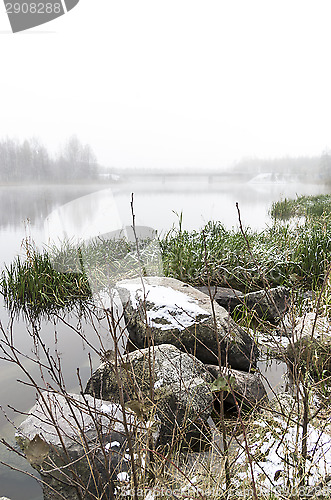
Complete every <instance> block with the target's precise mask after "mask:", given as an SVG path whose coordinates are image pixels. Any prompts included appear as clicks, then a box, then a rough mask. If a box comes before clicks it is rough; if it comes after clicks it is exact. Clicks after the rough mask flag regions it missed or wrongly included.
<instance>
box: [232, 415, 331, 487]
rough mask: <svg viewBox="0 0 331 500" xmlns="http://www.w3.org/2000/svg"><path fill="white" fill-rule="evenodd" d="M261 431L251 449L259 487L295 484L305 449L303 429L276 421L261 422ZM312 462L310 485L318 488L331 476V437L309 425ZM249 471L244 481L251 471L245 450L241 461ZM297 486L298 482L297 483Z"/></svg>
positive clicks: (309, 465)
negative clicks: (318, 485) (315, 485)
mask: <svg viewBox="0 0 331 500" xmlns="http://www.w3.org/2000/svg"><path fill="white" fill-rule="evenodd" d="M257 424H259V427H260V428H261V432H260V431H259V430H258V431H257V433H255V435H254V442H253V444H252V445H251V446H250V453H251V455H252V458H253V473H254V478H255V480H256V483H257V484H258V485H259V487H262V488H265V489H267V490H270V489H272V488H274V487H275V486H280V485H284V484H287V479H289V480H290V482H292V481H293V482H294V480H295V478H297V477H298V475H297V474H298V469H299V460H300V456H301V447H302V427H301V426H300V427H299V426H290V427H288V426H287V424H286V422H285V421H284V420H282V419H280V418H279V419H278V418H275V419H274V425H268V424H266V423H265V422H263V421H261V422H257ZM266 430H267V432H265V431H266ZM307 448H308V460H307V463H306V474H307V477H308V482H309V484H310V485H314V484H316V483H318V482H319V481H321V480H322V478H323V477H325V476H326V475H328V474H330V473H331V436H330V435H329V434H326V433H325V432H323V431H322V430H318V429H316V428H315V427H313V426H312V425H309V426H308V439H307ZM237 464H238V465H244V466H245V471H244V472H240V473H239V474H238V475H237V477H238V478H239V479H240V480H241V481H243V480H245V479H247V480H249V479H250V469H249V467H248V461H247V457H246V454H245V452H244V451H242V452H241V455H240V456H239V458H238V461H237ZM293 485H294V483H293Z"/></svg>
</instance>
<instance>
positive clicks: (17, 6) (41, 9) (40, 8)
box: [5, 2, 62, 14]
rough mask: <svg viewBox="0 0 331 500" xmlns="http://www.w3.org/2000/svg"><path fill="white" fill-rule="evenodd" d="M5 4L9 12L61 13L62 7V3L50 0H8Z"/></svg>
mask: <svg viewBox="0 0 331 500" xmlns="http://www.w3.org/2000/svg"><path fill="white" fill-rule="evenodd" d="M5 6H6V11H7V14H20V13H22V14H60V13H61V8H62V5H61V3H50V2H38V3H33V2H32V3H28V2H23V3H18V2H14V3H13V2H7V3H6V4H5Z"/></svg>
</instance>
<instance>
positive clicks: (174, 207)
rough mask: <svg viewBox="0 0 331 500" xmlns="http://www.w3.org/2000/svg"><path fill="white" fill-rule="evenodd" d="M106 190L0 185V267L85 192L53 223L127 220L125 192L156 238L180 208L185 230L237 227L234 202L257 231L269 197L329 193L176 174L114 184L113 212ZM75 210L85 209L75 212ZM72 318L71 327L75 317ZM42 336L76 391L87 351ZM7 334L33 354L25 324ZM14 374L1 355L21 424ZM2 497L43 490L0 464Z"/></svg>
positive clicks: (0, 395) (20, 393)
mask: <svg viewBox="0 0 331 500" xmlns="http://www.w3.org/2000/svg"><path fill="white" fill-rule="evenodd" d="M104 188H107V189H109V186H101V185H97V186H86V185H84V186H25V187H20V186H15V187H0V242H1V245H0V266H1V267H2V268H3V266H4V265H5V264H7V265H8V264H9V263H10V262H11V261H12V260H13V258H14V256H15V255H17V254H24V248H23V247H24V245H23V247H22V241H23V240H24V239H25V238H29V239H32V240H33V241H34V242H35V243H36V245H37V246H41V245H42V244H43V243H45V242H46V239H47V236H46V233H45V230H44V223H45V219H46V217H47V216H48V215H49V214H50V213H51V212H53V211H54V210H55V209H58V208H59V207H61V206H62V205H64V204H67V203H70V202H72V201H73V200H75V199H77V198H80V197H83V196H86V198H84V201H83V203H82V204H81V205H80V204H79V203H78V204H75V205H74V210H73V205H70V204H69V205H66V207H65V208H64V209H62V211H61V212H60V214H61V216H60V217H58V224H59V225H61V224H62V227H65V228H69V227H70V231H71V232H75V230H76V229H77V233H78V236H82V235H84V231H85V230H86V228H94V227H96V226H97V225H98V223H100V217H101V215H100V217H99V216H97V217H99V220H96V214H103V215H102V216H103V217H105V219H104V221H103V223H102V224H101V226H102V227H104V228H107V227H108V226H109V230H111V229H113V227H114V226H116V225H118V224H119V223H121V224H123V225H131V223H132V214H131V207H130V201H131V193H134V212H135V216H136V224H137V225H142V226H149V227H151V228H153V229H155V230H157V231H158V233H159V234H160V235H162V234H165V232H167V231H169V230H170V229H171V228H172V227H173V226H178V216H179V214H181V213H182V214H183V228H184V229H188V230H191V229H198V228H200V227H202V226H203V225H204V224H205V223H206V222H208V221H209V220H220V221H222V222H223V223H224V224H225V225H226V226H227V227H232V226H236V225H237V224H238V215H237V211H236V205H235V204H236V202H238V203H239V207H240V210H241V217H242V221H243V223H244V225H245V226H251V227H252V228H254V229H260V230H262V229H263V228H264V227H265V225H266V224H270V222H271V221H270V218H269V216H268V209H269V208H270V205H271V203H272V201H274V200H278V199H280V198H281V197H285V196H286V197H293V196H295V195H296V194H298V195H301V194H318V193H325V192H327V188H325V187H324V186H321V185H318V186H317V185H309V184H295V183H290V182H288V183H284V184H275V183H243V184H223V183H221V182H217V183H214V184H209V183H208V180H207V179H206V180H203V179H199V180H196V181H190V182H187V181H185V180H184V179H182V180H178V182H176V181H174V180H172V181H168V182H167V181H166V182H165V183H161V182H149V181H147V180H145V181H140V182H136V183H135V185H134V186H132V185H129V184H127V185H121V184H116V185H113V186H112V192H113V201H112V203H113V204H114V203H115V205H116V209H117V214H116V216H115V211H112V210H111V209H110V208H109V205H107V204H105V205H103V206H101V208H100V206H99V205H100V203H101V202H100V203H99V202H98V199H99V200H104V199H106V198H107V199H108V198H109V196H108V194H106V195H104V196H103V195H102V194H101V195H100V197H99V198H98V196H97V197H96V196H88V195H90V194H91V193H95V192H96V191H100V190H102V189H104ZM108 193H109V191H108ZM98 203H99V205H98ZM102 203H103V202H102ZM111 206H113V205H111ZM75 207H76V208H75ZM77 207H83V208H80V209H79V210H78V209H77ZM77 210H78V212H77ZM56 213H57V212H55V214H56ZM53 229H54V224H53ZM55 229H56V228H55ZM58 229H59V230H60V228H58ZM68 232H69V230H68ZM105 232H106V231H105ZM59 234H60V233H59ZM0 320H1V323H2V325H3V327H4V329H5V330H6V329H7V325H8V323H9V318H8V314H7V311H6V309H5V307H4V305H3V304H2V303H1V302H0ZM70 321H71V322H72V323H73V324H75V320H74V319H71V320H70ZM84 332H85V335H86V336H87V337H88V338H89V339H90V340H91V341H92V342H96V339H95V336H94V334H93V331H92V329H91V328H89V327H85V330H84ZM41 335H42V338H43V339H45V341H46V342H47V344H48V345H49V347H50V349H51V352H54V353H58V354H59V355H60V356H61V361H62V369H63V373H64V376H65V379H66V383H67V389H68V390H72V391H75V390H77V387H78V383H77V379H76V369H77V368H78V367H79V368H80V370H81V376H82V379H83V382H86V381H87V379H88V376H89V363H88V353H89V352H90V349H89V348H87V346H86V345H85V344H84V342H83V341H82V340H81V339H80V338H79V337H78V336H77V335H75V334H74V333H73V331H72V330H71V329H70V328H69V327H65V326H64V325H63V324H59V325H56V326H55V325H54V324H50V323H47V324H46V323H44V324H43V325H42V329H41ZM13 337H14V341H15V345H16V347H17V348H18V349H20V350H22V352H24V353H27V354H29V353H32V350H33V342H32V340H31V336H30V335H29V329H28V327H27V325H26V323H25V322H24V321H22V320H15V322H14V324H13ZM0 356H1V354H0ZM92 358H93V360H94V364H95V366H97V364H98V359H97V358H96V356H93V355H92ZM24 363H25V365H26V366H27V367H28V368H29V369H30V370H31V372H32V373H33V374H34V375H35V376H36V377H38V371H37V369H36V367H33V364H32V362H30V361H28V360H25V361H24ZM18 379H19V380H23V381H24V377H23V375H22V373H20V370H19V369H18V368H17V367H16V366H15V365H14V364H10V363H8V362H5V361H3V360H1V359H0V380H1V383H0V405H1V407H2V409H3V411H4V412H5V413H6V415H7V416H8V418H10V419H11V420H14V423H15V425H17V424H19V422H20V421H21V420H23V419H24V416H19V415H17V414H15V413H14V412H13V411H12V410H11V409H10V408H8V405H9V406H13V407H15V408H17V409H18V410H20V411H21V412H24V411H28V410H29V409H30V407H31V406H32V405H33V404H34V402H35V392H34V390H33V389H30V388H29V387H27V386H26V385H24V384H22V383H20V382H18ZM0 436H1V437H3V438H5V439H6V440H8V441H11V442H12V441H13V437H14V429H13V426H12V424H10V423H8V421H7V420H6V417H5V415H4V413H3V412H0ZM0 460H1V461H4V462H9V463H10V464H11V465H13V466H14V467H17V468H25V469H26V470H28V471H30V472H32V470H31V469H28V467H27V465H26V463H25V461H23V460H20V459H18V458H17V457H15V455H14V454H13V453H8V452H7V451H6V450H5V448H4V446H2V445H0ZM2 495H5V496H8V497H9V498H11V500H22V499H24V500H41V499H42V494H41V489H40V488H39V486H38V485H37V483H36V482H35V481H34V480H33V479H30V478H28V477H27V476H25V475H23V474H20V473H18V472H13V471H11V470H9V469H8V468H6V467H4V466H1V465H0V496H2Z"/></svg>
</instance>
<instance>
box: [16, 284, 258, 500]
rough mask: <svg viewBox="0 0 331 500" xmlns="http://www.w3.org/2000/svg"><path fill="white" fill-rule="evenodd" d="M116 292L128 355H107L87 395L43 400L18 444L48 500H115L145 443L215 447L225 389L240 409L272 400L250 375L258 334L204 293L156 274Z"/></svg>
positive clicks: (22, 430) (25, 424)
mask: <svg viewBox="0 0 331 500" xmlns="http://www.w3.org/2000/svg"><path fill="white" fill-rule="evenodd" d="M117 291H118V294H119V296H120V298H121V301H122V305H123V311H124V318H125V322H126V327H127V332H128V343H127V350H126V352H125V353H117V354H116V356H109V357H108V358H107V359H106V360H105V361H104V362H103V363H102V364H101V365H100V366H99V368H98V369H97V370H95V372H94V373H93V374H92V376H91V378H90V380H89V381H88V383H87V386H86V389H85V391H84V394H82V395H70V394H61V395H60V394H55V393H42V394H40V397H39V399H38V401H37V403H36V405H35V407H34V408H32V410H31V411H30V414H29V416H28V417H27V419H26V420H25V421H24V422H23V423H22V424H21V426H20V428H19V432H18V435H17V440H18V442H19V444H20V446H21V448H22V450H23V451H24V453H25V455H26V458H27V459H28V460H29V461H30V463H31V464H32V466H33V467H35V468H36V469H37V470H38V472H39V473H40V475H41V477H42V479H43V484H44V486H43V488H44V498H45V499H46V500H50V499H52V500H58V499H60V498H63V497H65V498H68V499H69V500H78V499H79V498H85V497H86V495H87V498H90V497H91V498H92V497H93V498H99V497H100V498H103V496H102V495H104V497H106V498H108V497H109V498H112V497H113V496H114V495H116V491H118V488H119V487H120V485H123V484H127V483H128V479H129V477H130V474H132V471H133V470H132V468H133V467H135V460H137V459H138V460H140V461H141V460H143V461H144V462H145V461H146V460H147V459H148V454H147V452H145V453H144V454H143V455H141V453H140V455H139V454H137V455H136V453H135V451H136V449H137V446H140V447H141V445H142V443H144V446H145V449H148V448H149V447H152V448H153V447H156V448H157V447H158V446H159V445H165V444H168V445H170V443H176V442H180V443H181V446H189V447H190V448H192V447H194V446H197V447H201V446H202V444H201V443H202V441H204V440H205V441H210V435H211V433H212V432H211V427H210V425H211V424H210V422H211V420H210V416H211V414H212V411H213V408H214V403H215V401H217V400H218V399H219V395H220V394H219V393H220V391H222V390H223V389H222V387H223V385H222V384H225V385H226V386H227V391H228V395H227V397H226V404H228V405H229V406H230V407H232V408H235V409H237V408H238V405H240V407H241V408H242V409H251V408H255V407H257V406H258V405H259V404H261V402H263V401H264V400H265V398H266V391H265V389H264V387H263V384H262V383H261V380H260V378H259V376H258V374H257V373H253V372H251V369H253V368H254V367H255V366H256V362H257V358H258V354H259V352H258V349H257V346H256V344H255V342H254V340H253V339H252V337H251V336H250V333H249V332H248V331H246V330H244V329H243V328H241V327H240V326H239V325H237V324H236V323H235V322H234V321H233V319H232V318H231V316H230V315H229V313H228V311H227V310H226V309H225V308H224V307H222V306H220V305H219V304H218V303H217V302H211V301H210V299H209V297H208V296H207V295H206V294H205V293H203V292H202V291H199V290H196V289H194V288H192V287H191V286H188V285H186V284H184V283H181V282H180V281H177V280H174V279H171V278H155V277H154V278H144V279H143V281H141V280H140V279H133V280H128V281H122V282H119V283H118V284H117ZM261 303H262V301H261ZM220 367H221V368H220ZM215 380H216V381H220V385H219V386H218V385H216V388H215V387H214V386H213V384H214V383H215ZM140 449H141V448H140ZM140 465H141V464H140ZM84 495H85V496H84ZM98 495H99V496H98ZM107 495H108V496H107Z"/></svg>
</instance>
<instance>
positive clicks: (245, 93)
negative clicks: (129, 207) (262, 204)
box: [0, 0, 331, 170]
mask: <svg viewBox="0 0 331 500" xmlns="http://www.w3.org/2000/svg"><path fill="white" fill-rule="evenodd" d="M0 9H4V6H3V5H2V4H1V7H0ZM2 13H3V15H1V10H0V31H1V30H2V31H1V33H0V44H1V45H2V47H1V59H2V79H1V93H0V109H1V120H0V137H3V138H5V137H7V136H9V137H17V138H19V139H20V140H24V139H25V138H27V137H32V136H35V137H39V138H40V139H41V141H42V142H44V143H45V144H46V146H47V148H49V149H50V150H51V151H56V150H58V148H59V147H61V146H62V145H63V144H64V143H65V141H66V139H67V138H68V137H70V136H71V135H72V134H77V136H78V137H79V138H80V139H81V141H82V142H83V143H89V144H90V145H91V147H92V148H93V150H94V151H95V153H96V155H97V157H98V159H99V162H100V164H102V165H105V166H108V167H114V168H116V169H123V168H136V167H139V168H152V169H156V168H163V169H168V168H186V169H191V168H198V169H206V170H208V169H223V168H228V167H231V166H233V165H234V164H235V163H236V162H238V161H239V160H241V159H242V158H246V157H257V158H275V157H284V156H291V157H298V156H309V157H310V156H319V155H320V154H321V153H322V151H323V150H324V149H325V148H327V147H329V146H330V131H329V116H330V114H331V101H330V83H331V82H330V78H331V74H330V71H329V67H328V64H327V61H328V60H329V47H330V41H331V32H330V29H329V19H330V17H331V4H330V2H329V1H328V0H321V1H319V2H317V3H316V2H312V1H310V0H307V1H304V2H302V1H299V0H293V1H291V2H288V1H285V0H280V1H278V2H277V3H270V2H265V1H264V0H252V1H250V2H247V1H245V0H236V1H234V2H225V1H222V0H221V1H219V0H210V1H209V2H207V3H206V2H201V1H200V0H190V1H189V0H182V1H181V2H178V1H176V0H169V1H168V2H155V1H154V0H141V1H139V2H136V1H134V0H127V1H126V2H109V0H98V2H97V4H94V3H93V2H87V1H85V2H84V1H81V2H79V4H78V5H77V7H75V8H74V9H73V10H72V11H70V12H69V13H68V14H67V15H65V16H62V17H60V18H58V19H56V20H54V21H52V22H51V23H49V24H47V25H44V26H42V27H40V28H38V29H34V30H30V31H28V32H23V33H21V34H16V35H13V34H12V33H10V31H9V23H8V19H7V17H6V15H5V13H4V10H3V11H2Z"/></svg>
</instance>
